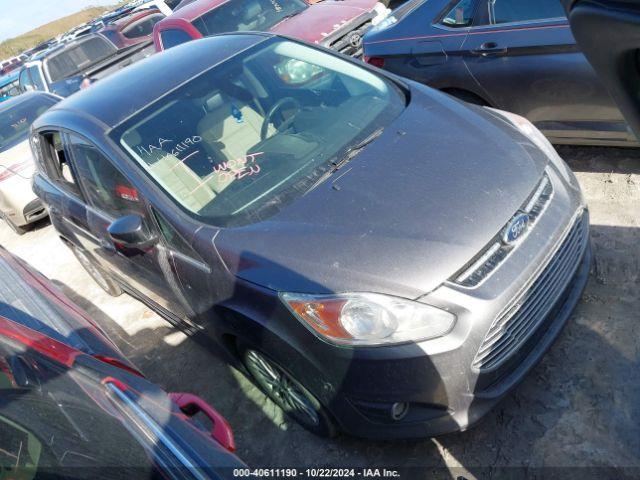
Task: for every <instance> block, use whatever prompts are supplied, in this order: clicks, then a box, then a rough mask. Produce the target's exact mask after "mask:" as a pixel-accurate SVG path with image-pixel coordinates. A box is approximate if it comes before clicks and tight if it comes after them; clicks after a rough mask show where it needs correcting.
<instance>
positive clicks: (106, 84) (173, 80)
mask: <svg viewBox="0 0 640 480" xmlns="http://www.w3.org/2000/svg"><path fill="white" fill-rule="evenodd" d="M272 37H274V35H272V34H267V33H242V34H238V33H234V34H223V35H216V36H212V37H207V38H203V39H200V40H194V41H191V42H187V43H184V44H182V45H179V46H177V47H174V48H171V49H169V50H167V51H165V52H162V53H157V54H155V55H152V56H151V57H149V58H145V59H144V60H141V61H139V62H137V63H135V64H133V65H130V66H128V67H127V68H124V69H122V70H121V71H119V72H117V73H114V74H113V75H110V76H108V77H107V78H105V79H102V80H100V81H99V82H96V83H95V84H94V85H91V87H90V88H88V89H86V90H81V91H79V92H77V93H75V94H73V95H71V96H70V97H68V98H66V99H65V100H63V101H61V102H60V103H58V104H57V105H56V106H54V107H53V108H51V109H50V110H48V111H47V112H46V113H45V114H43V115H42V116H41V117H40V119H39V120H38V121H36V122H35V124H36V125H37V124H46V118H47V116H49V115H51V114H53V113H54V112H59V111H63V110H64V111H68V112H70V113H73V112H75V113H78V112H82V116H83V117H86V116H87V115H89V116H91V117H93V119H95V120H97V121H98V122H100V123H101V124H102V126H103V127H106V128H112V127H115V126H116V125H118V124H119V123H120V122H122V121H123V120H125V119H126V118H128V117H130V116H131V115H133V114H134V113H136V112H138V111H139V110H141V109H143V108H144V107H146V106H147V105H149V104H151V103H152V102H154V101H155V100H157V99H158V98H159V97H161V96H163V95H164V94H166V93H167V92H169V91H171V90H173V89H174V88H176V87H178V86H180V85H181V84H183V83H184V82H186V81H188V80H189V79H191V78H193V77H195V76H196V75H199V74H200V73H202V72H205V71H206V70H208V69H209V68H211V67H213V66H214V65H216V64H219V63H221V62H224V61H226V60H228V59H230V58H232V57H234V56H235V55H237V54H239V53H240V52H241V51H242V50H244V49H246V48H250V47H252V46H254V45H257V44H258V43H260V42H262V41H264V40H266V39H268V38H272ZM76 117H77V115H76Z"/></svg>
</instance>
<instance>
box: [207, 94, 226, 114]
mask: <svg viewBox="0 0 640 480" xmlns="http://www.w3.org/2000/svg"><path fill="white" fill-rule="evenodd" d="M205 104H206V105H207V110H208V111H209V112H211V111H213V110H216V109H218V108H220V107H222V106H223V105H224V98H222V94H221V93H216V94H215V95H212V96H211V97H209V98H208V99H207V101H206V102H205Z"/></svg>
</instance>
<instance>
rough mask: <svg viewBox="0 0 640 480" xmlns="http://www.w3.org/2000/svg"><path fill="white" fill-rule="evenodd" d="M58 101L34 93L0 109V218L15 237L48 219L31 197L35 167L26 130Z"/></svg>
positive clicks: (11, 101) (51, 96)
mask: <svg viewBox="0 0 640 480" xmlns="http://www.w3.org/2000/svg"><path fill="white" fill-rule="evenodd" d="M58 100H59V97H56V96H54V95H50V94H48V93H42V92H37V93H36V92H34V93H27V94H24V95H20V96H18V97H15V98H13V99H11V100H8V101H6V102H4V103H2V104H1V105H0V214H1V215H2V217H3V218H4V219H5V221H6V222H7V224H8V225H9V226H10V227H11V229H12V230H13V231H14V232H16V233H17V234H18V235H22V234H23V233H25V231H26V229H25V227H26V226H27V225H28V224H30V223H33V222H35V221H37V220H40V219H41V218H44V217H46V216H47V211H46V209H45V207H44V205H43V204H42V202H40V200H39V199H38V197H36V195H35V194H34V193H33V190H32V188H31V178H32V177H33V173H34V169H35V165H34V162H33V156H32V155H31V149H30V147H29V127H30V126H31V124H32V123H33V121H34V120H35V119H36V118H38V117H39V116H40V115H41V114H42V113H44V112H45V111H46V110H48V109H49V108H50V107H51V106H53V105H54V104H55V103H57V102H58Z"/></svg>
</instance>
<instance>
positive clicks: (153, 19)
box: [122, 13, 164, 38]
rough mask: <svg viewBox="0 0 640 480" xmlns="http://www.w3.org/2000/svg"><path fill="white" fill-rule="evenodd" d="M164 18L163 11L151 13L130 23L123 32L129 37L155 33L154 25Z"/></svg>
mask: <svg viewBox="0 0 640 480" xmlns="http://www.w3.org/2000/svg"><path fill="white" fill-rule="evenodd" d="M163 18H164V15H163V14H161V13H158V14H156V15H149V16H147V17H144V18H143V19H141V20H138V21H137V22H135V23H133V24H131V25H129V26H128V27H127V28H125V29H124V30H123V31H122V34H123V35H124V36H125V37H127V38H140V37H147V36H149V35H151V34H152V33H153V26H154V25H155V24H156V23H158V22H159V21H160V20H162V19H163Z"/></svg>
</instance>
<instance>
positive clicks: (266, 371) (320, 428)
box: [240, 348, 338, 438]
mask: <svg viewBox="0 0 640 480" xmlns="http://www.w3.org/2000/svg"><path fill="white" fill-rule="evenodd" d="M240 352H241V353H240V354H241V356H242V363H243V364H244V366H245V367H246V369H247V370H248V371H249V373H250V374H251V379H252V380H253V382H254V383H255V384H256V385H257V386H258V388H260V390H262V392H263V393H264V394H265V395H266V396H267V397H269V398H270V399H271V400H272V401H273V402H274V403H275V404H276V405H278V407H280V408H281V409H282V410H283V411H284V412H285V413H286V414H287V415H288V416H289V417H290V418H292V419H293V420H295V421H296V422H297V423H298V424H299V425H300V426H302V427H303V428H305V429H306V430H308V431H310V432H311V433H313V434H315V435H318V436H320V437H326V438H331V437H335V436H336V435H337V434H338V428H337V426H336V424H335V422H334V421H333V419H332V418H331V415H330V414H329V412H328V411H327V410H326V409H325V408H324V407H323V406H322V405H321V404H320V402H319V401H318V399H317V398H316V397H315V396H314V395H313V394H312V393H311V392H309V390H307V389H306V388H305V387H304V386H303V385H302V384H301V383H300V382H298V381H297V380H296V379H295V378H293V377H292V376H291V375H290V374H289V373H288V372H287V371H286V370H285V369H284V368H282V367H281V366H280V365H278V364H277V363H276V362H274V361H273V360H271V359H270V358H268V357H267V356H266V355H264V354H263V353H261V352H259V351H257V350H255V349H252V348H241V349H240Z"/></svg>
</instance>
